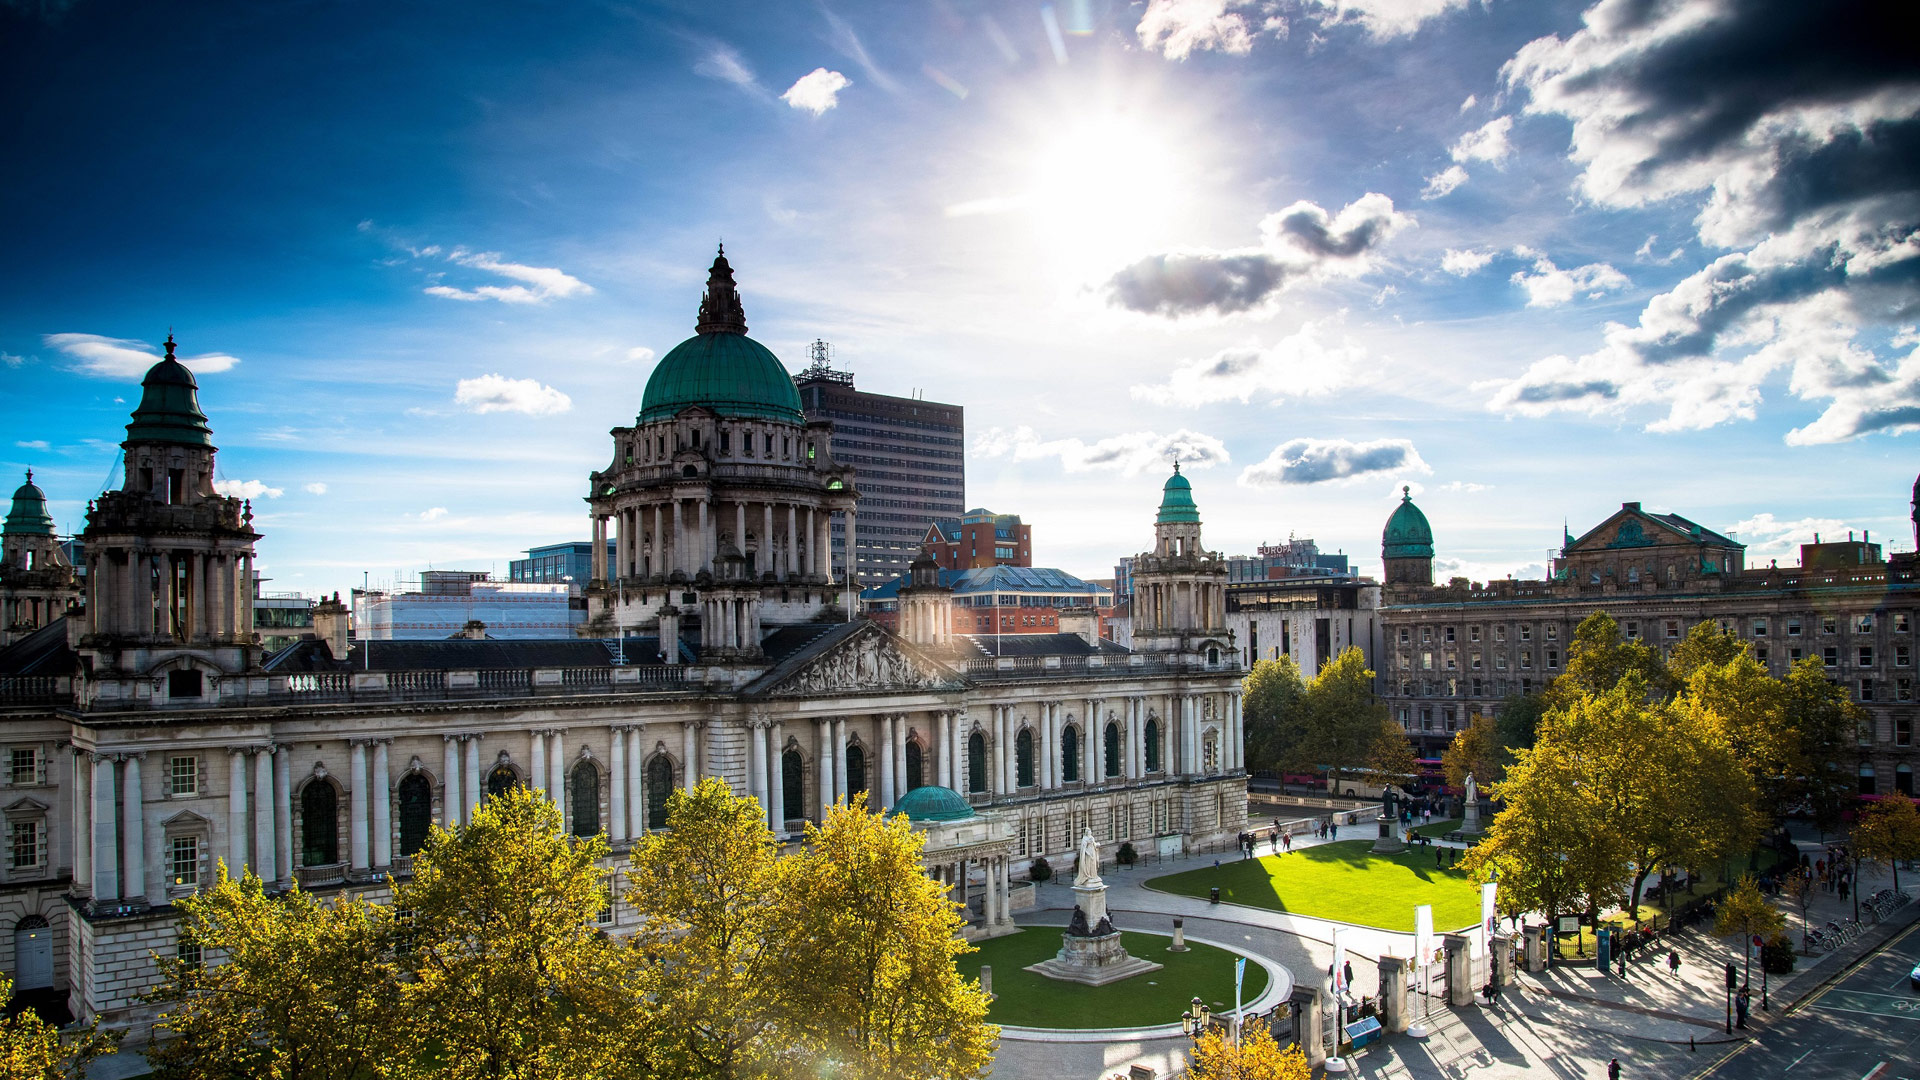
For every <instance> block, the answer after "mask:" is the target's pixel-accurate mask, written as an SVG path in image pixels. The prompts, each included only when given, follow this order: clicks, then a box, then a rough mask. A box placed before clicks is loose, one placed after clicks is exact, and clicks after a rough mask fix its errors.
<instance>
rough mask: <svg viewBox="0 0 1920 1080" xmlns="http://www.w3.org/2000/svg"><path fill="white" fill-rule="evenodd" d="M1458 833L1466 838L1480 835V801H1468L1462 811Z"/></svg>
mask: <svg viewBox="0 0 1920 1080" xmlns="http://www.w3.org/2000/svg"><path fill="white" fill-rule="evenodd" d="M1460 816H1461V822H1460V831H1461V832H1462V833H1465V834H1466V835H1468V836H1479V835H1480V800H1479V799H1468V800H1467V802H1466V806H1465V808H1464V809H1462V811H1461V813H1460Z"/></svg>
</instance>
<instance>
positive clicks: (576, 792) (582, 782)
mask: <svg viewBox="0 0 1920 1080" xmlns="http://www.w3.org/2000/svg"><path fill="white" fill-rule="evenodd" d="M599 833H600V770H599V769H596V768H594V767H593V762H591V761H589V760H587V759H586V758H581V759H580V763H579V764H578V765H575V766H574V767H573V835H575V836H598V835H599Z"/></svg>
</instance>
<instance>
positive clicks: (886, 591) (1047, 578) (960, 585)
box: [860, 566, 1113, 600]
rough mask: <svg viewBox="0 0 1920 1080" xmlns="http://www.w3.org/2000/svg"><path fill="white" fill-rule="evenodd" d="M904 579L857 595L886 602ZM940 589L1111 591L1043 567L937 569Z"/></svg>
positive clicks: (958, 591)
mask: <svg viewBox="0 0 1920 1080" xmlns="http://www.w3.org/2000/svg"><path fill="white" fill-rule="evenodd" d="M907 583H908V577H907V576H906V575H902V576H900V577H897V578H894V579H893V580H892V581H889V582H887V583H886V584H884V585H876V586H874V587H873V588H871V589H866V590H864V591H862V592H861V594H860V598H861V599H862V600H890V599H893V598H894V597H896V596H899V595H900V589H901V587H902V586H904V585H906V584H907ZM940 587H941V588H943V589H952V590H953V592H954V595H955V596H964V595H967V594H970V593H983V592H1054V593H1061V592H1075V593H1086V594H1087V595H1088V596H1089V597H1092V596H1095V595H1097V594H1099V593H1103V592H1112V591H1113V590H1111V589H1107V588H1103V587H1101V586H1099V585H1095V584H1093V583H1091V582H1088V581H1084V580H1082V579H1080V578H1077V577H1074V576H1073V575H1072V574H1069V573H1067V572H1066V571H1065V570H1054V569H1051V568H1049V567H1044V566H976V567H974V568H972V569H970V570H941V571H940Z"/></svg>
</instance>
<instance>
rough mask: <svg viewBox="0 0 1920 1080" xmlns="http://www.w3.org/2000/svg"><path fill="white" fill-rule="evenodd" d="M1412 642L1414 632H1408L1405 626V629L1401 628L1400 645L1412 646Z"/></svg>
mask: <svg viewBox="0 0 1920 1080" xmlns="http://www.w3.org/2000/svg"><path fill="white" fill-rule="evenodd" d="M1412 640H1413V634H1412V632H1411V631H1409V630H1408V629H1407V628H1406V627H1404V626H1403V627H1401V628H1400V644H1402V645H1406V644H1410V643H1411V642H1412Z"/></svg>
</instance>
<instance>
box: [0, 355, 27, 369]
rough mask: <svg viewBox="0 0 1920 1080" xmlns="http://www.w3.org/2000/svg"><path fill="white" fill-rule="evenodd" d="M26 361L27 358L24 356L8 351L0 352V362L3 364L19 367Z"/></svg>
mask: <svg viewBox="0 0 1920 1080" xmlns="http://www.w3.org/2000/svg"><path fill="white" fill-rule="evenodd" d="M26 362H27V358H26V357H24V356H18V355H15V354H14V353H10V352H0V364H5V365H7V366H8V367H19V366H20V365H21V364H24V363H26Z"/></svg>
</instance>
